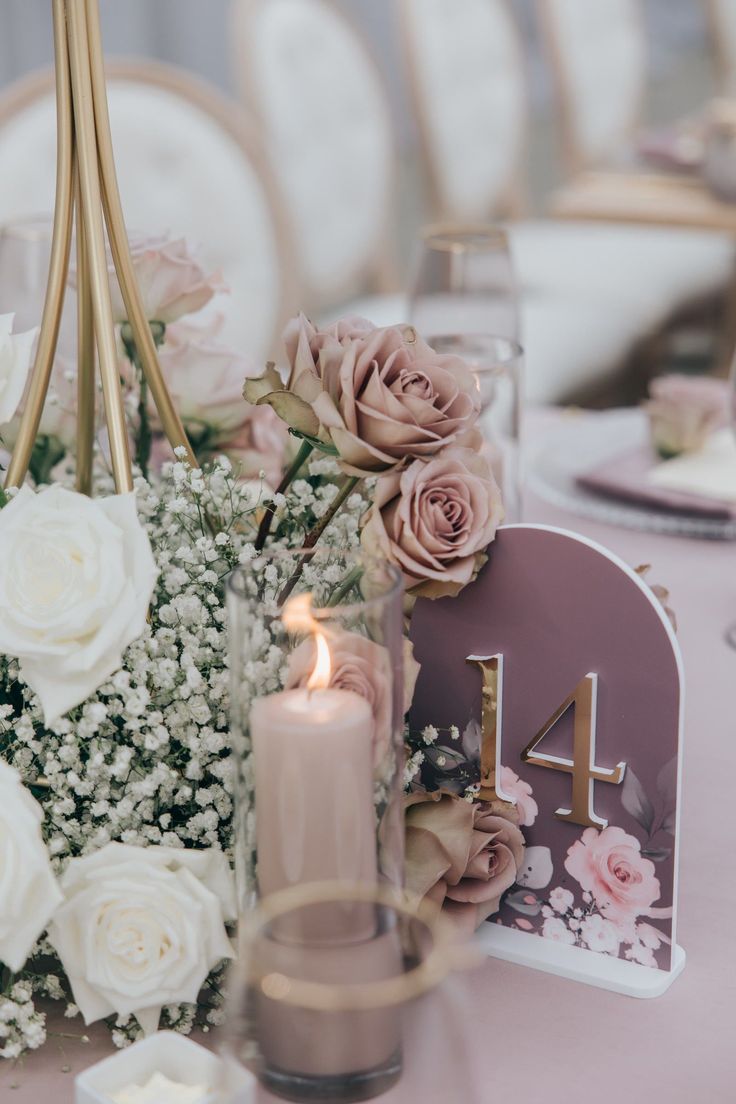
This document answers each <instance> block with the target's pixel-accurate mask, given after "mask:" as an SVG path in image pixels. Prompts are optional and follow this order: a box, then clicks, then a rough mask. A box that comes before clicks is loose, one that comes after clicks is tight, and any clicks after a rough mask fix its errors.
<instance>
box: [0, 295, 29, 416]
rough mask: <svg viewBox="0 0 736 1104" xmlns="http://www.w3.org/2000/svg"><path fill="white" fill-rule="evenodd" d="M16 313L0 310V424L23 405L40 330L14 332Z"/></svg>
mask: <svg viewBox="0 0 736 1104" xmlns="http://www.w3.org/2000/svg"><path fill="white" fill-rule="evenodd" d="M14 317H15V315H12V314H0V425H4V424H5V423H6V422H9V421H10V419H11V418H12V417H13V415H14V414H15V412H16V410H17V409H18V407H19V406H20V400H21V399H22V398H23V392H24V391H25V387H26V380H27V379H28V372H29V371H30V367H31V352H32V350H33V342H34V341H35V340H36V334H37V333H38V329H34V330H28V331H27V332H26V333H21V334H14V333H11V330H12V329H13V318H14Z"/></svg>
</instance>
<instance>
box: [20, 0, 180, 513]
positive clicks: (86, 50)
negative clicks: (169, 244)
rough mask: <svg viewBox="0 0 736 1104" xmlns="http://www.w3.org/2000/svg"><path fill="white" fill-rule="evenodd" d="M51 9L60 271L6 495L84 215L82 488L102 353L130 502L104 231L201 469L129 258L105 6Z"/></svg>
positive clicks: (39, 397) (152, 374)
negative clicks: (113, 130)
mask: <svg viewBox="0 0 736 1104" xmlns="http://www.w3.org/2000/svg"><path fill="white" fill-rule="evenodd" d="M52 8H53V16H54V51H55V57H56V119H57V136H58V137H57V154H56V201H55V207H54V229H53V237H52V243H51V261H50V264H49V277H48V284H47V288H46V301H45V303H44V309H43V317H42V320H41V333H40V336H39V341H38V351H37V353H36V360H35V363H34V365H33V370H32V373H31V382H30V388H29V394H28V401H27V403H26V407H25V410H24V412H23V415H22V417H21V422H20V428H19V432H18V439H17V442H16V445H15V449H14V450H13V455H12V458H11V461H10V464H9V467H8V475H7V479H6V481H5V486H6V488H8V487H19V486H20V485H21V484H22V482H23V480H24V479H25V477H26V473H27V472H28V465H29V463H30V459H31V453H32V451H33V445H34V443H35V440H36V436H37V434H38V429H39V425H40V422H41V414H42V411H43V407H44V403H45V401H46V396H47V393H48V389H49V381H50V378H51V369H52V367H53V362H54V355H55V352H56V344H57V340H58V335H59V325H60V322H61V312H62V308H63V305H64V292H65V290H66V282H67V275H68V271H69V255H70V252H71V240H72V221H73V219H74V213H75V210H76V223H77V235H76V237H77V241H76V249H77V295H78V302H79V307H78V331H79V332H78V392H77V394H78V400H77V401H78V411H77V419H78V423H77V424H78V432H77V488H78V489H79V490H80V491H82V492H84V493H85V494H90V493H91V490H92V445H93V439H94V422H95V356H94V353H95V347H96V349H97V359H98V362H99V366H100V378H101V381H102V396H103V403H104V408H105V418H106V421H107V429H108V436H109V440H110V455H111V459H112V467H113V474H114V477H115V487H116V489H117V491H118V492H119V493H123V492H125V491H130V490H132V487H133V475H132V469H131V462H130V449H129V444H128V432H127V427H126V423H125V412H124V407H123V395H122V390H121V385H120V375H119V371H118V357H117V350H116V346H115V328H114V322H113V317H112V307H111V303H110V285H109V282H108V270H107V255H106V249H105V224H106V225H107V234H108V238H109V242H110V249H111V251H112V256H113V262H114V265H115V271H116V272H117V277H118V281H119V283H120V290H121V292H122V296H123V301H124V303H125V307H126V311H127V315H128V321H129V323H130V327H131V330H132V332H133V337H134V339H135V343H136V347H137V349H138V353H139V356H140V360H141V364H142V366H143V372H144V375H145V377H146V382H147V383H148V386H149V388H150V392H151V396H152V398H153V401H154V403H155V404H156V408H157V410H158V414H159V418H160V419H161V425H162V426H163V430H164V432H165V434H166V436H167V437H168V439H169V441H170V443H171V445H172V447H173V448H177V447H179V446H183V447H184V448H185V449H186V451H187V456H188V459H189V461H190V463H191V464H192V465H193V466H196V460H195V457H194V453H193V452H192V448H191V445H190V444H189V441H188V440H187V435H186V432H185V430H184V426H183V425H182V422H181V419H180V417H179V415H178V413H177V411H176V408H175V407H174V404H173V402H172V399H171V396H170V395H169V392H168V389H167V387H166V383H165V381H164V378H163V375H162V372H161V366H160V365H159V362H158V357H157V355H156V346H155V344H154V341H153V338H152V336H151V329H150V326H149V324H148V319H147V318H146V315H145V310H144V307H143V301H142V299H141V295H140V292H139V290H138V285H137V284H136V280H135V275H134V270H133V263H132V261H131V257H130V249H129V247H128V237H127V234H126V232H125V224H124V221H123V213H122V207H121V204H120V193H119V191H118V182H117V176H116V173H115V161H114V157H113V150H112V140H111V137H110V118H109V114H108V108H107V95H106V91H105V72H104V61H103V53H102V36H101V33H100V16H99V8H98V0H52ZM103 215H104V219H103Z"/></svg>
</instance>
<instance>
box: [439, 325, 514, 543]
mask: <svg viewBox="0 0 736 1104" xmlns="http://www.w3.org/2000/svg"><path fill="white" fill-rule="evenodd" d="M427 341H428V342H429V344H430V345H431V346H432V348H433V349H435V350H436V351H437V352H438V353H451V354H453V355H454V356H459V357H462V359H463V360H464V361H466V363H467V364H468V366H469V367H470V369H471V370H472V372H473V374H474V375H475V378H476V379H477V381H478V390H479V391H480V405H481V416H480V422H479V426H480V429H481V432H482V433H483V437H484V445H483V452H484V453H485V455H486V456H487V458H488V460H489V461H490V464H491V467H492V469H493V474H494V475H495V477H496V482H497V483H498V485H499V487H500V488H501V491H502V494H503V502H504V509H505V520H506V521H507V522H517V521H521V517H522V469H521V396H522V384H523V364H524V350H523V349H522V347H521V345H519V343H518V341H513V340H512V339H511V338H507V337H496V336H495V335H492V334H485V333H479V334H467V333H462V334H429V336H428V337H427Z"/></svg>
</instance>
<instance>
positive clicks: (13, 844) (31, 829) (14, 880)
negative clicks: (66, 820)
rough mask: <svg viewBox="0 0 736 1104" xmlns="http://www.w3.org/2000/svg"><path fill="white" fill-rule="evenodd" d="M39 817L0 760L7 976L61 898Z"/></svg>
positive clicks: (0, 901) (0, 926)
mask: <svg viewBox="0 0 736 1104" xmlns="http://www.w3.org/2000/svg"><path fill="white" fill-rule="evenodd" d="M42 820H43V812H42V810H41V806H40V805H39V804H38V802H37V801H36V800H35V798H33V797H32V796H31V794H30V793H29V792H28V790H27V789H26V787H25V786H24V785H23V783H22V782H21V780H20V776H19V775H18V772H17V771H15V770H13V768H12V767H10V766H8V764H7V763H5V762H3V761H2V760H0V962H4V963H5V965H6V966H9V967H10V969H11V970H13V972H17V971H18V970H20V969H22V967H23V965H24V964H25V961H26V959H27V958H28V955H29V953H30V951H31V949H32V947H33V945H34V943H35V942H36V940H37V939H38V937H39V936H40V935H41V933H42V932H43V930H44V929H45V927H46V925H47V924H48V922H49V920H50V919H51V916H52V915H53V913H54V911H55V910H56V908H57V907H58V906H59V904H60V903H61V902H62V900H63V897H62V894H61V891H60V890H59V887H58V885H57V883H56V879H55V878H54V875H53V873H52V871H51V864H50V862H49V856H48V851H47V850H46V845H45V843H44V842H43V839H42V836H41V821H42Z"/></svg>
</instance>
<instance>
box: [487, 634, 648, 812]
mask: <svg viewBox="0 0 736 1104" xmlns="http://www.w3.org/2000/svg"><path fill="white" fill-rule="evenodd" d="M468 661H469V662H470V663H477V664H478V666H479V667H480V669H481V672H482V674H483V710H482V727H483V741H482V745H481V772H480V774H481V789H480V793H479V795H478V796H479V797H480V799H481V800H482V801H498V800H501V801H508V800H509V799H508V797H507V796H506V794H504V793H503V791H502V790H501V788H500V785H499V778H498V772H499V769H500V760H501V717H502V708H501V707H502V700H503V656H501V655H495V656H468ZM597 698H598V676H597V675H595V674H587V675H586V676H585V678H583V679H581V681H580V682H579V683H578V684H577V686H576V687H575V689H574V690H573V692H572V693H571V694H570V695H569V697H567V698H565V700H564V701H563V703H562V705H560V706H559V707H558V708H557V709H556V710H555V711H554V713H553V714H552V716H551V717H549V718H548V719H547V720H546V721H545V723H544V724H543V725H542V727H541V728H540V730H539V732H538V733H537V734H536V736H535V737H534V738H533V739H532V740H530V741H529V743H528V744H527V746H526V747H525V748H524V750H523V751H522V753H521V759H522V761H523V762H524V763H531V764H532V766H535V767H547V768H548V769H549V770H557V771H564V772H565V773H566V774H570V775H571V776H572V798H571V801H570V808H569V809H557V810H556V812H555V816H556V817H558V818H559V819H560V820H566V821H570V822H571V823H573V824H580V825H582V826H583V827H585V828H605V827H606V826H607V824H608V821H607V820H604V819H603V817H599V816H597V815H596V813H595V810H594V808H593V786H594V783H595V782H609V783H612V784H614V785H618V784H619V783H621V782H623V778H624V774H625V771H626V763H623V762H621V763H618V764H617V765H616V766H615V767H612V768H607V767H600V766H598V764H597V763H596V761H595V730H596V713H597ZM568 709H574V710H575V717H574V722H573V752H572V759H565V758H563V757H561V756H558V755H544V754H542V753H541V752H539V751H537V750H536V748H537V747H538V746H539V744H540V743H541V742H542V740H543V739H544V737H545V736H546V735H547V734H548V733H549V731H550V730H551V729H552V728H554V726H555V725H556V724H557V722H558V721H559V720H560V718H561V717H563V716H564V714H565V713H566V712H567V710H568Z"/></svg>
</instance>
